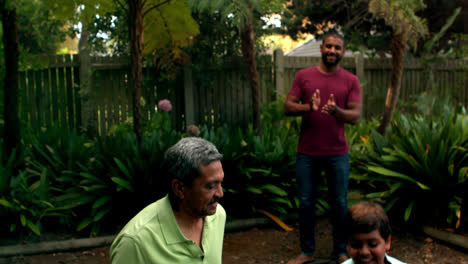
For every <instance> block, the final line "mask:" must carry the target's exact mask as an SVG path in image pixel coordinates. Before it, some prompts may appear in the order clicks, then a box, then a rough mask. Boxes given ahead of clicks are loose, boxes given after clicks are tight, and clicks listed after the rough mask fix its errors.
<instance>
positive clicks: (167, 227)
mask: <svg viewBox="0 0 468 264" xmlns="http://www.w3.org/2000/svg"><path fill="white" fill-rule="evenodd" d="M216 216H217V214H213V215H208V216H206V217H205V223H204V226H203V232H205V231H207V230H209V229H210V227H211V223H212V222H213V221H214V220H215V219H216ZM158 220H159V225H160V228H161V231H162V234H163V236H164V239H165V240H166V243H167V244H168V245H169V244H176V243H183V242H187V241H191V240H189V239H187V238H185V236H184V234H182V231H180V228H179V225H178V224H177V220H176V218H175V215H174V211H173V210H172V207H171V203H170V201H169V196H168V195H166V196H165V197H164V198H163V199H162V204H161V211H160V212H159V213H158Z"/></svg>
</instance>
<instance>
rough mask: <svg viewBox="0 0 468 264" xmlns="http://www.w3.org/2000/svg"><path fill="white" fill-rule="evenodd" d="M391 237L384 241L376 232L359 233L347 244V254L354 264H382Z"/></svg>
mask: <svg viewBox="0 0 468 264" xmlns="http://www.w3.org/2000/svg"><path fill="white" fill-rule="evenodd" d="M390 244H391V237H390V236H389V237H388V239H387V241H385V240H384V239H383V238H382V236H381V235H380V232H379V231H378V230H374V231H372V232H370V233H359V234H355V235H353V236H352V237H351V239H350V240H349V242H348V253H349V255H350V256H351V258H353V261H354V263H355V264H384V263H385V261H384V260H385V253H386V252H387V251H388V250H390Z"/></svg>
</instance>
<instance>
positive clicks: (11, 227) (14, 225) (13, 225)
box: [10, 224, 16, 232]
mask: <svg viewBox="0 0 468 264" xmlns="http://www.w3.org/2000/svg"><path fill="white" fill-rule="evenodd" d="M15 229H16V224H11V225H10V232H13V231H15Z"/></svg>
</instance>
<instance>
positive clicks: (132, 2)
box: [51, 0, 198, 142]
mask: <svg viewBox="0 0 468 264" xmlns="http://www.w3.org/2000/svg"><path fill="white" fill-rule="evenodd" d="M51 1H53V3H54V7H55V10H57V11H58V12H57V15H59V14H61V15H62V16H63V14H64V12H63V11H66V12H65V13H68V14H70V12H71V13H72V14H75V11H76V10H81V16H80V17H81V20H82V21H84V23H89V21H90V20H91V19H94V18H95V17H96V15H97V14H99V13H100V14H102V15H105V14H107V13H109V12H113V11H114V10H115V8H121V9H122V10H124V13H125V16H126V20H127V26H128V32H129V40H130V78H131V79H130V83H131V92H132V108H133V129H134V131H135V134H136V135H137V138H138V141H139V142H141V137H142V116H141V94H142V93H141V90H142V85H143V72H142V63H143V55H144V54H150V53H151V52H153V51H155V50H158V49H162V48H166V47H170V48H171V51H172V52H173V53H174V54H175V55H174V56H176V55H177V54H178V52H180V47H184V46H187V45H189V44H190V37H192V36H194V35H196V34H198V26H197V24H196V22H195V21H194V20H193V18H192V17H191V16H190V10H189V9H188V8H187V5H186V2H185V1H184V0H101V1H99V0H79V1H66V2H65V3H64V2H63V1H58V0H51ZM78 8H79V9H78ZM60 10H61V11H62V12H60ZM144 36H146V38H145V37H144Z"/></svg>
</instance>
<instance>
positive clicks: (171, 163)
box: [163, 137, 223, 209]
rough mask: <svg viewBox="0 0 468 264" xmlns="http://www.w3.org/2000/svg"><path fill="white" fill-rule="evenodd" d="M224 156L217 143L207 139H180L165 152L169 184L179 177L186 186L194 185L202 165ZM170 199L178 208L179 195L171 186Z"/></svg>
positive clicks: (174, 206) (165, 166)
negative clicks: (216, 145) (177, 195)
mask: <svg viewBox="0 0 468 264" xmlns="http://www.w3.org/2000/svg"><path fill="white" fill-rule="evenodd" d="M222 157H223V156H222V155H221V154H220V153H219V151H218V149H216V147H215V145H213V143H211V142H209V141H207V140H205V139H202V138H199V137H186V138H183V139H181V140H179V141H178V142H177V143H176V144H175V145H174V146H172V147H170V148H169V149H168V150H167V151H166V153H165V154H164V164H163V167H164V169H165V172H166V173H167V174H168V175H167V176H168V178H169V186H170V182H171V181H172V180H173V179H178V180H180V181H181V182H182V183H183V184H184V185H185V186H187V187H192V185H193V182H194V180H195V179H196V178H197V177H199V176H200V167H201V166H202V165H203V166H206V165H208V164H210V163H211V162H213V161H218V160H221V158H222ZM169 199H170V201H171V205H172V207H173V208H175V209H177V197H176V196H175V194H174V193H173V191H172V188H171V187H169Z"/></svg>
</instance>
